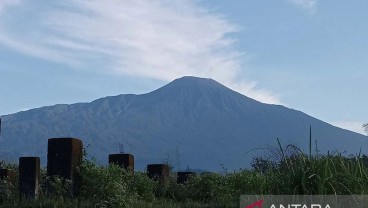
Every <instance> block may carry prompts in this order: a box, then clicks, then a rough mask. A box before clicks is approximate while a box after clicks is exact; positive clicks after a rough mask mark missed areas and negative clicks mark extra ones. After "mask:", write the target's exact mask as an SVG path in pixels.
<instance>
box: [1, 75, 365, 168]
mask: <svg viewBox="0 0 368 208" xmlns="http://www.w3.org/2000/svg"><path fill="white" fill-rule="evenodd" d="M2 118H3V120H4V122H3V128H4V130H3V136H2V138H1V140H0V159H1V158H7V159H12V158H13V159H14V158H17V157H19V156H25V155H39V156H41V158H42V163H43V164H45V155H46V148H47V139H48V138H52V137H78V138H81V139H83V141H84V144H85V146H86V145H87V144H90V147H89V149H87V151H89V152H90V154H91V155H93V156H95V157H96V160H97V161H98V162H99V163H102V164H104V163H106V162H107V155H108V154H111V153H116V152H117V151H118V148H117V146H118V143H124V145H125V149H126V150H127V151H128V152H130V153H133V154H134V155H135V158H136V164H137V167H138V168H140V169H142V168H144V166H145V165H146V164H147V163H158V162H163V161H165V160H166V161H167V160H169V162H171V163H175V164H173V165H174V166H176V167H177V168H183V167H180V166H185V167H186V165H189V166H191V167H192V168H200V169H207V170H219V169H220V164H223V165H225V166H226V167H228V168H230V169H237V168H242V167H247V166H249V162H250V161H251V157H252V156H253V155H256V154H253V153H252V154H249V153H247V152H249V151H250V150H252V149H255V148H259V147H266V146H267V145H269V144H271V143H274V144H275V145H276V138H277V137H278V138H281V141H282V142H283V143H284V144H287V143H295V144H296V145H298V146H301V147H302V149H305V148H303V147H306V146H308V145H307V144H308V133H309V126H312V127H313V136H314V138H315V139H318V140H319V145H318V146H319V147H320V148H321V151H325V150H327V149H326V148H327V147H329V148H340V149H343V148H344V147H345V148H346V149H347V151H349V152H358V151H359V147H361V146H363V147H364V148H363V149H366V144H365V143H366V142H367V141H368V140H367V137H366V136H363V135H359V134H357V133H354V132H350V131H348V130H343V129H340V128H337V127H334V126H332V125H330V124H327V123H325V122H323V121H321V120H318V119H316V118H314V117H311V116H309V115H307V114H305V113H303V112H301V111H296V110H293V109H289V108H287V107H284V106H281V105H272V104H265V103H261V102H259V101H256V100H253V99H251V98H248V97H246V96H245V95H242V94H240V93H238V92H235V91H233V90H231V89H229V88H226V87H225V86H223V85H222V84H220V83H218V82H216V81H214V80H212V79H204V78H196V77H183V78H179V79H176V80H174V81H173V82H170V83H169V84H167V85H165V86H163V87H161V88H159V89H157V90H154V91H152V92H149V93H145V94H140V95H135V94H127V95H117V96H108V97H105V98H100V99H97V100H94V101H92V102H89V103H76V104H71V105H68V104H57V105H54V106H47V107H42V108H37V109H32V110H29V111H23V112H19V113H16V114H10V115H6V116H2ZM25 139H26V141H27V143H29V144H26V143H25V142H24V141H25ZM348 139H349V141H348ZM354 141H355V142H354ZM14 144H16V145H14ZM5 147H8V148H5ZM246 153H247V154H246ZM213 158H216V159H215V160H214V159H213Z"/></svg>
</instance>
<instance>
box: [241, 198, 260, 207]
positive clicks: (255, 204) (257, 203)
mask: <svg viewBox="0 0 368 208" xmlns="http://www.w3.org/2000/svg"><path fill="white" fill-rule="evenodd" d="M262 204H263V200H259V201H257V202H255V203H253V204H251V205H249V206H247V207H245V208H254V207H258V208H262Z"/></svg>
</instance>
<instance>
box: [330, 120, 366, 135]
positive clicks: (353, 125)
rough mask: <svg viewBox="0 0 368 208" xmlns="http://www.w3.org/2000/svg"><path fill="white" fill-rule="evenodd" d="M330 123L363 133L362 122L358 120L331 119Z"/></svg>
mask: <svg viewBox="0 0 368 208" xmlns="http://www.w3.org/2000/svg"><path fill="white" fill-rule="evenodd" d="M331 124H332V125H334V126H337V127H340V128H343V129H347V130H350V131H354V132H356V133H360V134H365V132H364V129H363V122H358V121H333V122H331Z"/></svg>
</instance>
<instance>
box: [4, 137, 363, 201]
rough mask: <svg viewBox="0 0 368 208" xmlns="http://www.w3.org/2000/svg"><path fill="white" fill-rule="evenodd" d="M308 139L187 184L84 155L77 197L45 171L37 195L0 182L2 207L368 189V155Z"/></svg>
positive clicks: (231, 198) (217, 198)
mask: <svg viewBox="0 0 368 208" xmlns="http://www.w3.org/2000/svg"><path fill="white" fill-rule="evenodd" d="M309 144H310V145H309V148H310V149H309V152H308V153H307V154H305V153H304V152H303V151H301V150H300V149H298V148H297V147H295V146H292V145H287V146H283V145H282V144H281V143H280V141H279V140H278V145H279V149H278V152H277V154H276V155H277V156H275V157H274V158H271V159H267V158H254V160H253V164H252V167H253V169H251V170H241V171H234V172H229V171H227V172H225V173H222V174H220V173H206V174H201V175H198V176H196V177H192V178H191V179H190V180H189V181H188V183H187V184H176V178H175V176H172V177H171V178H170V179H169V180H166V181H162V182H157V181H152V180H150V179H149V178H148V177H147V174H146V173H145V172H136V173H135V174H134V175H132V174H131V173H130V172H127V171H125V170H123V169H121V168H119V167H118V166H115V165H109V166H106V167H105V166H99V165H96V164H95V163H94V162H92V161H87V160H85V161H83V163H82V165H81V166H80V168H79V171H80V174H81V180H82V186H81V189H80V193H79V195H78V196H77V197H75V198H70V197H69V196H68V194H67V192H68V190H67V189H68V188H67V186H65V183H64V182H62V181H60V180H55V179H54V180H53V181H50V179H49V178H48V177H46V176H45V171H42V172H43V175H44V176H43V177H42V182H41V184H49V183H51V185H52V187H53V188H52V189H47V187H49V186H41V193H40V196H39V198H38V199H37V200H31V201H29V200H24V199H23V200H22V199H21V198H20V197H19V194H18V192H17V189H16V188H15V187H16V186H17V184H9V183H7V182H6V181H4V180H3V181H0V199H1V200H0V201H1V202H0V207H238V204H239V196H240V195H245V194H248V195H250V194H285V195H293V194H298V195H304V194H308V195H309V194H316V195H321V194H323V195H331V194H336V195H349V194H368V169H367V164H368V157H367V156H365V155H360V154H359V155H356V156H350V157H346V156H343V155H342V154H339V153H328V154H326V155H320V154H318V150H316V152H317V153H316V154H314V155H313V154H312V151H311V149H312V145H311V144H312V143H311V137H310V143H309ZM7 167H10V166H7ZM12 167H13V168H15V169H16V167H15V166H12ZM50 190H51V191H50ZM52 190H54V191H52Z"/></svg>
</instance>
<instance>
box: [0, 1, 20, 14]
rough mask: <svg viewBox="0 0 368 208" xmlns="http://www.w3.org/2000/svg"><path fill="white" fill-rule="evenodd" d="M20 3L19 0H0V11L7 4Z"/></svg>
mask: <svg viewBox="0 0 368 208" xmlns="http://www.w3.org/2000/svg"><path fill="white" fill-rule="evenodd" d="M19 3H20V0H0V12H1V11H2V10H3V9H4V8H5V7H7V6H14V5H17V4H19Z"/></svg>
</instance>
